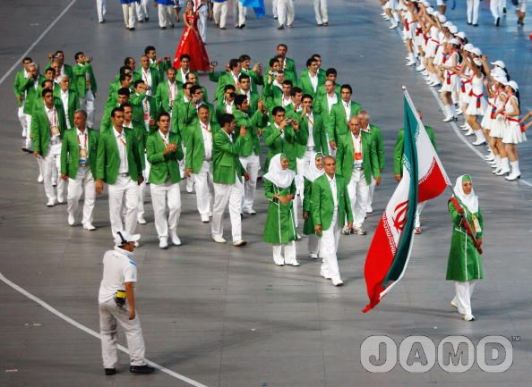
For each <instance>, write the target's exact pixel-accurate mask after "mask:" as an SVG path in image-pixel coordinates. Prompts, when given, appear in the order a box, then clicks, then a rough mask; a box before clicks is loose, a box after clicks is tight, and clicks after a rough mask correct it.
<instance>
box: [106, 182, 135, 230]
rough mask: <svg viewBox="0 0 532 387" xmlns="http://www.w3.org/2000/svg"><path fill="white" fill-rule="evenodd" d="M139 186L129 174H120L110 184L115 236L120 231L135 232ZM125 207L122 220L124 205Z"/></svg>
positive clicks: (110, 203)
mask: <svg viewBox="0 0 532 387" xmlns="http://www.w3.org/2000/svg"><path fill="white" fill-rule="evenodd" d="M138 190H139V187H138V185H137V182H136V181H133V180H131V178H130V177H129V176H125V177H124V176H118V177H117V179H116V182H115V183H114V184H109V218H110V220H111V232H112V234H113V237H114V236H115V235H116V233H117V232H118V231H123V230H124V231H127V232H128V233H129V234H135V228H136V227H137V207H138V202H139V199H138V197H139V194H138ZM123 205H124V207H125V216H124V218H125V219H124V221H123V222H122V206H123Z"/></svg>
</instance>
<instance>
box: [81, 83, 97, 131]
mask: <svg viewBox="0 0 532 387" xmlns="http://www.w3.org/2000/svg"><path fill="white" fill-rule="evenodd" d="M79 108H80V109H83V110H85V111H86V112H87V127H89V128H94V93H93V92H92V90H87V94H85V97H83V98H80V99H79Z"/></svg>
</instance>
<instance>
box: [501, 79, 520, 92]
mask: <svg viewBox="0 0 532 387" xmlns="http://www.w3.org/2000/svg"><path fill="white" fill-rule="evenodd" d="M504 86H510V87H511V88H512V89H514V91H517V90H519V86H518V85H517V82H516V81H507V82H506V83H505V84H504Z"/></svg>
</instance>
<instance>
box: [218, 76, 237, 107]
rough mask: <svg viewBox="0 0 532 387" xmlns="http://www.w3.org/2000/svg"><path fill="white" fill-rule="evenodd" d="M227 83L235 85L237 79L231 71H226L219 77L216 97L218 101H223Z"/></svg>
mask: <svg viewBox="0 0 532 387" xmlns="http://www.w3.org/2000/svg"><path fill="white" fill-rule="evenodd" d="M227 85H233V86H235V87H236V85H235V80H234V78H233V76H232V75H231V74H230V72H229V71H224V72H223V73H221V74H220V76H219V77H218V83H217V84H216V93H215V98H216V100H217V101H223V99H224V88H225V86H227Z"/></svg>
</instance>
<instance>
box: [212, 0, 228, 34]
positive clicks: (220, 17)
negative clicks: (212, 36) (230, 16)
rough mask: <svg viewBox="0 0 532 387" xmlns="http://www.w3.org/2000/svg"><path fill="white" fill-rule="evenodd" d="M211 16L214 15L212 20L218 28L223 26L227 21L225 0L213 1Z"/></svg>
mask: <svg viewBox="0 0 532 387" xmlns="http://www.w3.org/2000/svg"><path fill="white" fill-rule="evenodd" d="M212 16H213V17H214V22H215V23H216V24H218V26H219V27H220V28H225V24H226V23H227V1H224V2H223V3H218V2H213V3H212Z"/></svg>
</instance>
